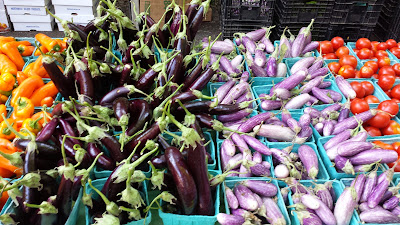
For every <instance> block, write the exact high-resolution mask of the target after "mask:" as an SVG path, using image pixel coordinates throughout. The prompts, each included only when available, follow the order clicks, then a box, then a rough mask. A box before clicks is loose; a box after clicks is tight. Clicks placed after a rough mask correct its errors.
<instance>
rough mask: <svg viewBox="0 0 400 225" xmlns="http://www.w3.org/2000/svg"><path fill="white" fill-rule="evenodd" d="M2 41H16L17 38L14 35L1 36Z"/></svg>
mask: <svg viewBox="0 0 400 225" xmlns="http://www.w3.org/2000/svg"><path fill="white" fill-rule="evenodd" d="M0 41H4V42H10V41H15V38H14V37H5V36H0Z"/></svg>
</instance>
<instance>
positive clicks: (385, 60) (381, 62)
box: [378, 57, 390, 68]
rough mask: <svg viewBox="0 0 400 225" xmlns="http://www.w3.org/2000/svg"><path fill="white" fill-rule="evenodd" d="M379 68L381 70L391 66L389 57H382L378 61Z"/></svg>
mask: <svg viewBox="0 0 400 225" xmlns="http://www.w3.org/2000/svg"><path fill="white" fill-rule="evenodd" d="M378 66H379V68H381V67H384V66H390V59H389V57H382V58H379V59H378Z"/></svg>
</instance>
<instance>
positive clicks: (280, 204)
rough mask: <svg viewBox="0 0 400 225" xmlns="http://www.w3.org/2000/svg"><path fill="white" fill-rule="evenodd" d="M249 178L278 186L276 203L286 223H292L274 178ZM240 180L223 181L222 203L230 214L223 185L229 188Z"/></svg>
mask: <svg viewBox="0 0 400 225" xmlns="http://www.w3.org/2000/svg"><path fill="white" fill-rule="evenodd" d="M251 180H261V181H265V182H271V183H272V184H274V185H275V186H276V187H278V194H277V204H278V207H279V209H280V210H281V212H282V214H283V217H284V218H285V220H286V224H287V225H290V224H292V223H291V221H290V217H289V214H288V212H287V209H286V205H285V202H284V201H283V198H282V194H281V191H280V188H279V185H278V182H277V181H276V180H271V179H270V178H252V179H251ZM240 181H242V180H227V181H225V182H224V183H223V185H222V192H223V194H224V203H225V213H227V214H230V210H229V205H228V201H227V200H226V194H225V185H226V186H227V187H229V188H231V189H233V188H234V187H235V185H236V183H238V182H240Z"/></svg>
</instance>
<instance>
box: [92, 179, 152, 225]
mask: <svg viewBox="0 0 400 225" xmlns="http://www.w3.org/2000/svg"><path fill="white" fill-rule="evenodd" d="M106 181H107V178H102V179H99V180H94V181H92V185H93V186H94V187H95V188H97V189H98V190H100V191H101V189H102V188H103V186H104V184H105V183H106ZM142 185H143V186H142V187H143V188H142V191H141V193H140V194H141V195H142V198H143V199H144V201H145V203H146V205H148V204H149V198H148V195H147V186H146V182H142ZM86 193H87V194H91V197H92V198H93V199H99V198H100V196H99V195H98V194H97V193H96V192H95V191H94V190H93V189H92V188H91V187H90V186H89V183H87V184H86ZM85 220H86V225H89V224H93V223H92V222H91V215H90V213H89V207H88V206H85ZM150 222H151V212H150V211H149V213H148V214H147V217H146V218H144V219H141V220H138V221H132V222H129V223H126V225H149V224H150Z"/></svg>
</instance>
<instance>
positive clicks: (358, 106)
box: [350, 98, 369, 114]
mask: <svg viewBox="0 0 400 225" xmlns="http://www.w3.org/2000/svg"><path fill="white" fill-rule="evenodd" d="M367 110H369V105H368V102H367V101H365V100H364V99H359V98H355V99H353V100H352V101H351V103H350V111H351V112H352V113H353V114H358V113H362V112H365V111H367Z"/></svg>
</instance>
